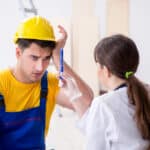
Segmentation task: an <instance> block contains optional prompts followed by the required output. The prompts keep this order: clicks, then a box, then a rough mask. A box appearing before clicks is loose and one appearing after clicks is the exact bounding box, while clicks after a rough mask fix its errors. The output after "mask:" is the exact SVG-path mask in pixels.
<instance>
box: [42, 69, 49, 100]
mask: <svg viewBox="0 0 150 150" xmlns="http://www.w3.org/2000/svg"><path fill="white" fill-rule="evenodd" d="M47 73H48V71H45V73H44V75H43V77H42V79H41V94H40V98H45V99H46V97H47V93H48V88H47V87H48V86H47Z"/></svg>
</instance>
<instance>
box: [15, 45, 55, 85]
mask: <svg viewBox="0 0 150 150" xmlns="http://www.w3.org/2000/svg"><path fill="white" fill-rule="evenodd" d="M51 55H52V50H50V49H49V48H48V47H46V48H41V47H40V46H38V45H37V44H35V43H32V44H31V45H30V47H28V48H26V49H24V51H22V50H21V49H20V48H18V47H17V48H16V56H17V60H18V61H17V72H19V78H20V80H21V81H22V82H25V83H33V82H36V81H39V80H40V79H41V77H42V76H43V74H44V72H45V70H46V69H47V67H48V65H49V62H50V58H51Z"/></svg>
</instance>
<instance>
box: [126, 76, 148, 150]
mask: <svg viewBox="0 0 150 150" xmlns="http://www.w3.org/2000/svg"><path fill="white" fill-rule="evenodd" d="M127 85H128V90H127V92H128V96H129V101H130V102H131V103H132V104H133V105H135V116H134V117H135V121H136V123H137V127H138V129H139V130H140V132H141V135H142V137H143V139H145V140H149V141H150V97H149V95H148V87H146V86H145V85H144V84H143V83H142V82H141V81H139V80H138V79H137V78H136V77H135V76H134V75H133V76H131V77H130V78H129V79H128V80H127ZM146 150H150V144H149V146H148V148H147V149H146Z"/></svg>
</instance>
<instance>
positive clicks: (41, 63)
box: [36, 60, 43, 71]
mask: <svg viewBox="0 0 150 150" xmlns="http://www.w3.org/2000/svg"><path fill="white" fill-rule="evenodd" d="M36 70H37V71H42V70H43V62H42V61H41V60H39V61H37V63H36Z"/></svg>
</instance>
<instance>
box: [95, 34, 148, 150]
mask: <svg viewBox="0 0 150 150" xmlns="http://www.w3.org/2000/svg"><path fill="white" fill-rule="evenodd" d="M94 58H95V61H96V62H98V63H99V64H101V65H104V66H106V67H107V68H108V69H109V70H110V71H111V72H112V73H113V74H114V75H116V76H117V77H119V78H122V79H125V80H126V82H127V88H128V89H127V92H128V97H129V102H130V103H131V104H133V105H135V116H134V117H135V121H136V123H137V127H138V129H139V131H140V132H141V135H142V138H143V139H145V140H149V141H150V97H149V95H148V90H147V88H146V86H145V84H143V83H142V82H141V81H140V80H139V79H138V78H136V76H135V72H136V71H137V68H138V65H139V53H138V49H137V46H136V44H135V43H134V41H133V40H131V39H130V38H128V37H126V36H124V35H121V34H117V35H112V36H110V37H106V38H104V39H102V40H101V41H100V42H99V43H98V44H97V45H96V47H95V51H94ZM128 73H129V74H128ZM127 74H128V75H127ZM146 150H150V144H149V146H148V148H147V149H146Z"/></svg>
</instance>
